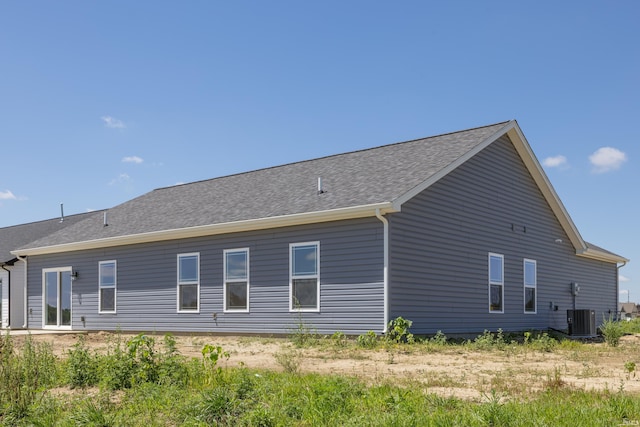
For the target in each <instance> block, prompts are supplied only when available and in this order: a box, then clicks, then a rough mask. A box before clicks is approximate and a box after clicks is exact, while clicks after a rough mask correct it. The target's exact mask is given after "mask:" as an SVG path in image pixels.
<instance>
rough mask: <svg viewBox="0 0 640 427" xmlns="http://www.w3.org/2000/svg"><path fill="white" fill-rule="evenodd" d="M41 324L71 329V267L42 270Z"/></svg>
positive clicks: (46, 326) (47, 326) (48, 326)
mask: <svg viewBox="0 0 640 427" xmlns="http://www.w3.org/2000/svg"><path fill="white" fill-rule="evenodd" d="M42 276H43V278H42V282H43V283H42V285H43V286H42V300H43V312H42V317H43V326H44V327H45V328H59V329H71V268H70V267H65V268H47V269H44V270H43V271H42Z"/></svg>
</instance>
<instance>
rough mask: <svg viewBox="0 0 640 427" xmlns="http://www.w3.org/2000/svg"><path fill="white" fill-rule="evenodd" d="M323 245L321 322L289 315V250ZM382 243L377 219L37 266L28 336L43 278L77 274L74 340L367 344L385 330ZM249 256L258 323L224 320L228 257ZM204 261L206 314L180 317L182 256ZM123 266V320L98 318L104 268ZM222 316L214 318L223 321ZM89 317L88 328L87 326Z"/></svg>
mask: <svg viewBox="0 0 640 427" xmlns="http://www.w3.org/2000/svg"><path fill="white" fill-rule="evenodd" d="M309 241H319V242H320V312H319V313H302V314H298V313H292V312H290V311H289V244H290V243H296V242H309ZM382 245H383V236H382V223H381V222H380V221H379V220H377V219H375V218H368V219H359V220H349V221H340V222H333V223H324V224H318V225H313V226H298V227H288V228H280V229H273V230H263V231H253V232H247V233H234V234H226V235H220V236H209V237H199V238H192V239H183V240H173V241H166V242H158V243H148V244H140V245H130V246H123V247H115V248H105V249H96V250H88V251H82V252H70V253H64V254H52V255H42V256H33V257H30V258H29V264H28V265H29V307H30V310H31V312H30V316H29V327H31V328H40V327H42V269H44V268H52V267H65V266H72V267H73V269H74V271H78V273H79V278H78V279H77V280H76V281H74V282H73V291H72V293H73V301H72V302H73V311H72V327H73V329H74V330H113V329H116V328H120V329H121V330H124V331H127V330H130V331H176V332H213V333H215V332H218V333H261V334H271V333H274V334H276V333H280V334H281V333H288V332H290V331H291V330H293V329H295V328H296V327H297V325H298V323H299V322H300V316H302V317H301V318H302V321H303V322H304V324H305V326H306V327H308V328H310V329H311V330H315V331H317V332H318V333H323V334H324V333H332V332H335V331H336V330H341V331H343V332H345V333H347V334H360V333H363V332H365V331H367V330H369V329H377V330H381V328H382V324H383V284H382V279H383V267H382V266H383V246H382ZM234 248H249V250H250V295H249V301H250V302H249V304H250V312H249V313H224V312H223V283H222V280H223V271H222V269H223V251H224V250H225V249H234ZM192 252H198V253H199V254H200V312H199V313H177V276H176V268H177V267H176V266H177V255H178V254H181V253H192ZM107 260H116V261H117V305H116V308H117V313H116V314H98V262H100V261H107ZM214 315H215V318H214ZM82 317H84V319H85V322H84V323H83V322H82V321H81V319H82Z"/></svg>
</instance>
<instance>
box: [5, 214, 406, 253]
mask: <svg viewBox="0 0 640 427" xmlns="http://www.w3.org/2000/svg"><path fill="white" fill-rule="evenodd" d="M376 211H380V212H382V213H383V214H386V213H390V212H394V209H393V205H392V204H391V202H383V203H375V204H370V205H362V206H352V207H347V208H340V209H332V210H327V211H319V212H306V213H299V214H291V215H281V216H275V217H269V218H258V219H250V220H244V221H234V222H226V223H220V224H209V225H200V226H195V227H187V228H178V229H173V230H160V231H152V232H148V233H140V234H129V235H125V236H116V237H107V238H104V239H95V240H86V241H81V242H73V243H66V244H61V245H54V246H44V247H39V248H27V249H19V250H15V251H12V252H11V253H12V254H14V255H19V256H30V255H42V254H54V253H61V252H70V251H81V250H88V249H96V248H107V247H114V246H124V245H135V244H139V243H149V242H160V241H164V240H175V239H185V238H190V237H200V236H212V235H216V234H226V233H238V232H243V231H253V230H263V229H270V228H278V227H290V226H294V225H304V224H315V223H321V222H329V221H339V220H345V219H354V218H365V217H375V216H376Z"/></svg>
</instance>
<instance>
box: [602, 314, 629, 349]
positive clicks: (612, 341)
mask: <svg viewBox="0 0 640 427" xmlns="http://www.w3.org/2000/svg"><path fill="white" fill-rule="evenodd" d="M600 332H602V336H603V337H604V341H605V342H606V343H607V344H608V345H610V346H611V347H617V346H618V344H620V338H622V336H623V335H624V325H623V324H622V322H620V321H618V320H613V318H612V317H609V318H608V319H605V318H604V317H603V322H602V325H600Z"/></svg>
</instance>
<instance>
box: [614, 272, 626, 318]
mask: <svg viewBox="0 0 640 427" xmlns="http://www.w3.org/2000/svg"><path fill="white" fill-rule="evenodd" d="M625 265H627V261H622V265H618V266H616V320H621V319H620V310H618V307H619V306H620V269H621V268H622V267H624V266H625ZM627 292H628V291H627ZM627 295H628V294H627ZM627 301H628V299H627Z"/></svg>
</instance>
